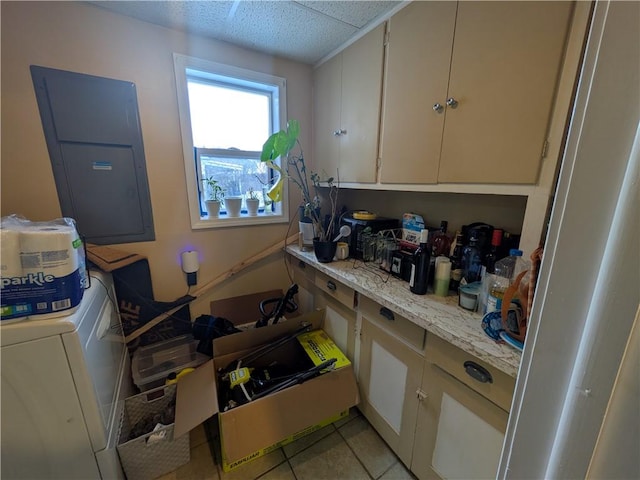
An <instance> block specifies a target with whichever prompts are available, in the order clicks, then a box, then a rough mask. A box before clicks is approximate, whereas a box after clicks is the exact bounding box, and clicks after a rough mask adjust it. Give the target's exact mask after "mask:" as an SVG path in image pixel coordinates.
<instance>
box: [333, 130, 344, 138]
mask: <svg viewBox="0 0 640 480" xmlns="http://www.w3.org/2000/svg"><path fill="white" fill-rule="evenodd" d="M333 134H334V135H335V136H336V137H339V136H340V135H346V134H347V131H346V130H345V129H343V128H341V129H340V130H334V131H333Z"/></svg>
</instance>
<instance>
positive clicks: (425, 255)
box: [409, 228, 431, 295]
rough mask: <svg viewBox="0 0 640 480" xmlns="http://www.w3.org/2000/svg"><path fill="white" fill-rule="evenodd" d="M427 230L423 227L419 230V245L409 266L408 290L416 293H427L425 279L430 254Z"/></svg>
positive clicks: (427, 273)
mask: <svg viewBox="0 0 640 480" xmlns="http://www.w3.org/2000/svg"><path fill="white" fill-rule="evenodd" d="M428 239H429V231H428V230H427V229H426V228H423V229H422V231H421V232H420V246H419V247H418V249H417V250H416V251H415V253H414V254H413V265H412V266H411V279H410V280H409V290H410V291H411V293H415V294H417V295H424V294H425V293H427V281H428V279H429V267H430V257H431V256H430V255H429V246H428V243H427V242H428Z"/></svg>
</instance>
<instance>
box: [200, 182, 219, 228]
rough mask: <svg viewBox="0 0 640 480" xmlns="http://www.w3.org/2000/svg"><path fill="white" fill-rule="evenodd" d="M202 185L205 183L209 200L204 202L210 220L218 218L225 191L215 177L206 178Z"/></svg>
mask: <svg viewBox="0 0 640 480" xmlns="http://www.w3.org/2000/svg"><path fill="white" fill-rule="evenodd" d="M202 183H204V186H205V190H206V192H207V198H206V200H205V201H204V205H205V208H206V209H207V215H209V218H213V217H217V216H218V214H219V213H220V204H221V203H222V199H223V198H224V190H223V189H222V187H221V186H220V185H218V181H217V180H215V179H214V178H213V177H208V178H205V179H204V180H202Z"/></svg>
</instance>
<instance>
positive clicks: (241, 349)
mask: <svg viewBox="0 0 640 480" xmlns="http://www.w3.org/2000/svg"><path fill="white" fill-rule="evenodd" d="M324 317H325V312H324V310H319V311H316V312H312V313H309V314H306V315H302V316H299V317H296V318H291V319H288V320H286V321H284V322H279V323H277V324H276V325H271V326H267V327H262V328H256V329H250V330H247V331H244V332H240V333H236V334H233V335H227V336H224V337H220V338H216V339H215V340H214V341H213V351H214V358H213V359H212V360H210V361H209V362H207V363H205V364H204V365H202V366H200V367H198V368H197V369H196V370H195V371H194V372H192V373H190V374H189V375H186V376H184V377H182V378H181V380H180V381H179V382H178V389H177V390H178V391H177V400H176V419H175V430H174V435H175V437H179V436H180V435H182V434H184V433H187V432H189V431H190V430H191V429H193V428H195V427H196V426H198V425H199V424H201V423H202V422H204V421H205V420H207V419H208V418H209V417H211V416H213V415H215V414H218V421H219V425H220V435H221V439H222V441H221V444H222V448H223V451H222V456H223V458H224V459H225V462H227V463H233V462H236V461H238V460H240V459H243V458H245V457H247V456H250V455H252V454H254V453H255V452H257V451H259V450H261V449H264V448H266V447H270V446H271V445H274V444H276V443H278V442H281V441H282V440H284V439H286V438H287V437H290V436H292V435H295V434H297V433H299V432H301V431H303V430H305V429H306V428H308V427H309V426H312V425H316V424H319V423H321V422H323V421H325V420H326V419H328V418H331V417H334V416H335V415H337V414H339V413H340V412H343V411H344V410H348V409H349V408H350V407H353V406H355V405H357V404H358V402H359V401H360V397H359V394H358V386H357V384H356V378H355V374H354V372H353V365H350V364H349V365H348V366H344V367H342V368H337V369H335V370H333V371H330V372H328V373H324V374H322V375H320V376H317V377H315V378H312V379H309V380H307V381H305V382H304V383H302V384H299V385H295V386H292V387H289V388H287V389H285V390H282V391H280V392H277V393H274V394H271V395H268V396H266V397H263V398H260V399H258V400H255V401H253V402H250V403H247V404H245V405H241V406H238V407H236V408H233V409H230V410H228V411H226V412H225V411H221V409H223V406H222V405H218V393H217V392H218V388H217V375H216V372H217V371H218V369H219V368H224V367H226V366H227V365H229V363H231V362H232V361H233V360H235V359H237V358H238V357H241V356H243V355H244V354H246V353H247V352H249V351H251V350H253V349H255V348H256V347H258V346H261V345H264V344H268V343H270V342H272V341H274V340H275V339H278V338H280V337H282V336H283V335H286V334H288V333H292V332H294V331H295V330H297V329H298V328H299V327H300V325H301V324H302V323H303V322H307V323H310V324H311V329H312V330H314V329H318V328H322V326H323V323H324Z"/></svg>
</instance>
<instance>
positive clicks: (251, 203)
mask: <svg viewBox="0 0 640 480" xmlns="http://www.w3.org/2000/svg"><path fill="white" fill-rule="evenodd" d="M246 202H247V213H248V214H249V216H251V217H255V216H256V215H258V207H260V200H258V199H257V198H247V200H246Z"/></svg>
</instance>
